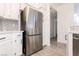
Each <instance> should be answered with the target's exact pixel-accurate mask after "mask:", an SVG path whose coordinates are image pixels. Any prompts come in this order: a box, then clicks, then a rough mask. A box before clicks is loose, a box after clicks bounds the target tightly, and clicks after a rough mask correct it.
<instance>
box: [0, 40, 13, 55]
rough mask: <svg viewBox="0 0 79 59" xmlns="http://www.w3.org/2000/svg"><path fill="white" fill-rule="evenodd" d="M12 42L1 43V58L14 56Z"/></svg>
mask: <svg viewBox="0 0 79 59" xmlns="http://www.w3.org/2000/svg"><path fill="white" fill-rule="evenodd" d="M11 42H12V41H11V40H8V41H5V42H2V43H0V56H10V55H12V46H11Z"/></svg>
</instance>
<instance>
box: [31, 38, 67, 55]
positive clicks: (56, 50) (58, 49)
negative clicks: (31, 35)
mask: <svg viewBox="0 0 79 59" xmlns="http://www.w3.org/2000/svg"><path fill="white" fill-rule="evenodd" d="M31 56H66V44H62V43H57V42H56V40H55V39H51V46H46V47H44V48H43V49H42V50H40V51H39V52H36V53H34V54H32V55H31Z"/></svg>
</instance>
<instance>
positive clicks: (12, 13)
mask: <svg viewBox="0 0 79 59" xmlns="http://www.w3.org/2000/svg"><path fill="white" fill-rule="evenodd" d="M19 15H20V14H19V4H18V3H3V4H0V16H2V17H4V18H7V19H13V20H19Z"/></svg>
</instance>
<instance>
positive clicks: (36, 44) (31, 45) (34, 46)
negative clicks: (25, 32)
mask: <svg viewBox="0 0 79 59" xmlns="http://www.w3.org/2000/svg"><path fill="white" fill-rule="evenodd" d="M26 46H27V47H26V55H31V54H33V53H34V52H37V51H39V50H40V49H42V38H41V36H40V35H36V36H28V38H27V39H26Z"/></svg>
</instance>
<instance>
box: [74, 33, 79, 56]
mask: <svg viewBox="0 0 79 59" xmlns="http://www.w3.org/2000/svg"><path fill="white" fill-rule="evenodd" d="M73 56H79V34H73Z"/></svg>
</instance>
